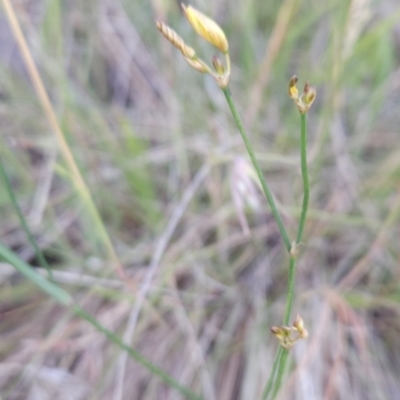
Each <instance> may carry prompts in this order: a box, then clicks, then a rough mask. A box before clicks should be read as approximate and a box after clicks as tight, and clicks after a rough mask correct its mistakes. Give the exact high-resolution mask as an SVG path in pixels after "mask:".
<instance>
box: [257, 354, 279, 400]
mask: <svg viewBox="0 0 400 400" xmlns="http://www.w3.org/2000/svg"><path fill="white" fill-rule="evenodd" d="M282 353H283V347H282V346H279V348H278V352H277V353H276V356H275V360H274V364H273V365H272V371H271V374H270V376H269V378H268V382H267V385H266V386H265V389H264V392H263V396H262V398H263V400H266V399H267V398H268V396H269V394H270V393H271V390H272V385H273V383H274V380H275V375H276V371H277V369H278V365H279V361H280V359H281V356H282Z"/></svg>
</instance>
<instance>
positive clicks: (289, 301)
mask: <svg viewBox="0 0 400 400" xmlns="http://www.w3.org/2000/svg"><path fill="white" fill-rule="evenodd" d="M300 119H301V127H300V130H301V132H300V157H301V174H302V177H303V190H304V193H303V205H302V208H301V214H300V220H299V227H298V230H297V236H296V245H298V244H299V243H300V242H301V238H302V236H303V231H304V225H305V222H306V216H307V210H308V201H309V197H310V185H309V181H308V167H307V117H306V114H305V113H300ZM288 280H289V282H288V292H287V296H286V307H285V314H284V317H283V325H288V324H289V320H290V314H291V312H292V306H293V299H294V283H295V281H296V249H294V254H291V255H290V260H289V279H288ZM288 354H289V351H288V350H287V349H283V354H282V357H281V358H280V360H279V363H277V364H278V367H277V368H278V372H277V378H276V381H275V386H274V392H273V395H272V399H274V398H275V396H276V395H277V393H278V391H279V388H280V387H281V384H282V377H283V374H284V373H285V369H286V363H287V359H288ZM274 365H275V363H274ZM272 373H273V374H274V375H275V373H276V371H275V370H273V371H272ZM264 399H266V397H265V398H264Z"/></svg>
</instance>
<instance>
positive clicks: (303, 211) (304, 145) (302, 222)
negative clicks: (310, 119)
mask: <svg viewBox="0 0 400 400" xmlns="http://www.w3.org/2000/svg"><path fill="white" fill-rule="evenodd" d="M300 117H301V133H300V135H301V136H300V154H301V174H302V176H303V187H304V195H303V206H302V208H301V215H300V221H299V229H298V231H297V237H296V243H297V244H299V243H300V242H301V238H302V236H303V231H304V225H305V222H306V216H307V210H308V200H309V198H310V184H309V182H308V167H307V114H305V113H301V114H300Z"/></svg>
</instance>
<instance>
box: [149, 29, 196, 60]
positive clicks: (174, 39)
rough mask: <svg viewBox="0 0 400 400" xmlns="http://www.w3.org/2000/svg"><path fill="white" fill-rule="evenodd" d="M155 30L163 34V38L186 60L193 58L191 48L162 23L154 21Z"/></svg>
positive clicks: (193, 54)
mask: <svg viewBox="0 0 400 400" xmlns="http://www.w3.org/2000/svg"><path fill="white" fill-rule="evenodd" d="M156 25H157V29H158V30H159V31H160V32H161V33H162V34H163V36H164V37H165V38H166V39H167V40H168V41H169V42H171V43H172V44H173V45H174V46H175V47H176V48H177V49H179V50H180V51H181V52H182V54H183V55H184V56H185V57H187V58H194V57H195V55H196V52H195V51H194V49H193V48H191V47H190V46H188V45H187V44H186V43H185V42H184V40H183V39H182V38H181V37H180V36H179V35H178V34H177V33H176V32H175V31H174V30H173V29H171V28H170V27H169V26H168V25H166V24H165V23H164V22H162V21H156Z"/></svg>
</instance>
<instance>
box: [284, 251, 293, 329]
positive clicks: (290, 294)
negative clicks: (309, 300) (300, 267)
mask: <svg viewBox="0 0 400 400" xmlns="http://www.w3.org/2000/svg"><path fill="white" fill-rule="evenodd" d="M295 280H296V259H295V258H294V257H290V259H289V278H288V289H287V295H286V306H285V314H284V316H283V325H288V324H289V320H290V314H291V313H292V305H293V298H294V283H295Z"/></svg>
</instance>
